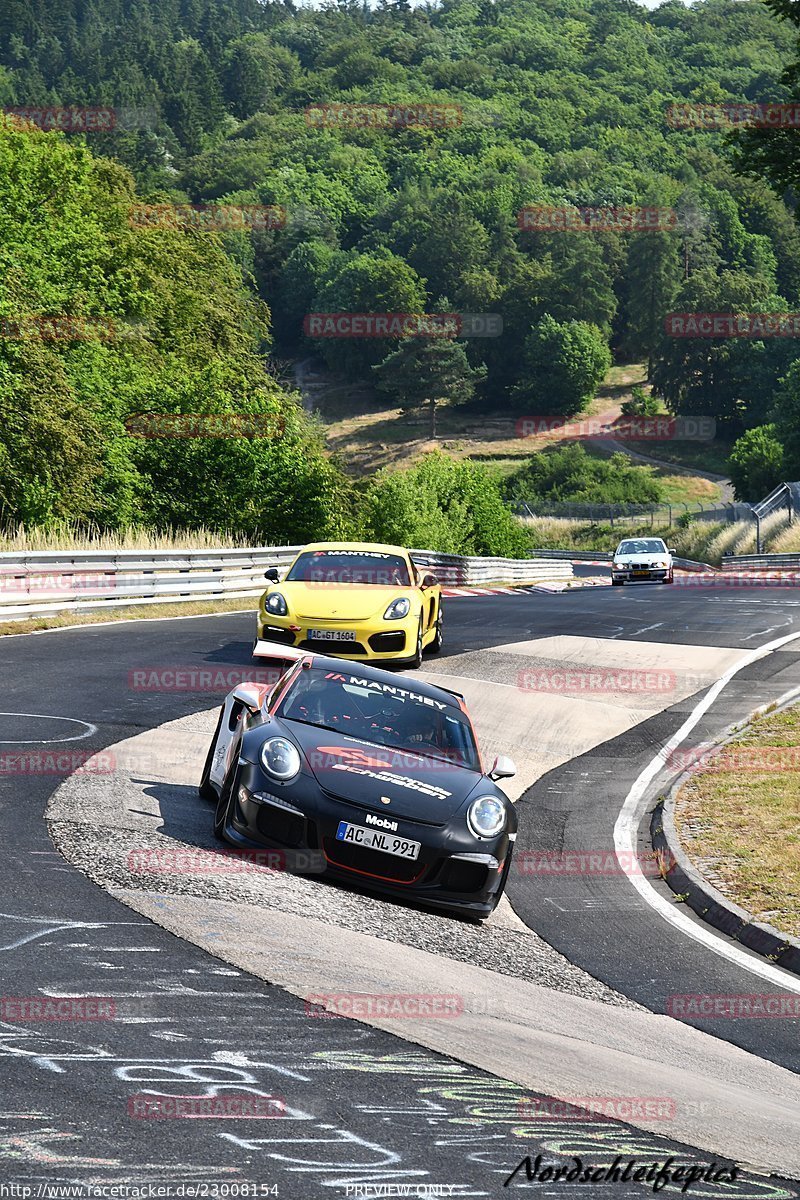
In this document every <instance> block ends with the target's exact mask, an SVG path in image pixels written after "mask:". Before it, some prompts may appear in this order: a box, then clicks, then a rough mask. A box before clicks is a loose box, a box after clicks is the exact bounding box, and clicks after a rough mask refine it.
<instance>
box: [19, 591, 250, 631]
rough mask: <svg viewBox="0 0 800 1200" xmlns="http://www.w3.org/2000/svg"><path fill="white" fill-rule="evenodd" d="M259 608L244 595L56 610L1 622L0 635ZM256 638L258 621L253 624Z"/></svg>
mask: <svg viewBox="0 0 800 1200" xmlns="http://www.w3.org/2000/svg"><path fill="white" fill-rule="evenodd" d="M248 606H252V611H253V616H254V617H255V611H256V597H253V598H252V600H249V599H248V598H247V597H244V596H240V597H239V599H230V600H207V601H203V600H196V601H191V600H190V601H188V602H187V603H186V604H132V605H131V607H130V608H112V609H108V608H106V609H95V608H92V609H89V610H84V611H82V612H62V613H54V614H53V615H52V616H50V617H24V618H22V619H21V620H19V621H3V622H2V623H0V637H3V635H6V636H8V635H9V634H12V633H35V632H36V631H37V630H38V629H68V628H69V627H70V626H71V625H99V624H101V623H103V622H107V621H132V620H141V619H142V618H144V617H149V618H150V619H151V620H158V619H159V618H164V617H197V616H203V615H205V614H209V613H222V612H246V611H248ZM253 636H254V637H255V622H254V623H253Z"/></svg>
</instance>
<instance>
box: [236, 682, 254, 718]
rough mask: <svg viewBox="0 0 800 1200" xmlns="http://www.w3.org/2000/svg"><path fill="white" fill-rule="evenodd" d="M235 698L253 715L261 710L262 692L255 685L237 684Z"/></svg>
mask: <svg viewBox="0 0 800 1200" xmlns="http://www.w3.org/2000/svg"><path fill="white" fill-rule="evenodd" d="M233 698H234V700H238V701H239V703H240V704H243V705H244V706H245V708H246V709H248V710H249V711H250V712H251V713H257V712H258V711H259V709H260V708H261V692H260V690H259V688H258V687H257V686H256V685H255V684H252V683H239V684H237V685H236V687H235V688H234V689H233Z"/></svg>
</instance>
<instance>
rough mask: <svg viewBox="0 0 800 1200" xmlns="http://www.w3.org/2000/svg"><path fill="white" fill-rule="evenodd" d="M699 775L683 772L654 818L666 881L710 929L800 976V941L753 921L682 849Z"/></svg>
mask: <svg viewBox="0 0 800 1200" xmlns="http://www.w3.org/2000/svg"><path fill="white" fill-rule="evenodd" d="M798 698H799V697H798V694H797V693H796V692H792V693H788V696H787V697H784V698H783V699H782V700H781V701H780V702H779V703H778V704H777V705H775V706H773V705H769V706H763V705H762V706H761V707H760V708H757V709H756V710H755V711H754V712H752V713H751V714H750V716H749V717H748V718H747V720H746V721H745V722H743V723H737V724H736V725H735V726H731V727H730V728H729V729H727V730H726V731H725V733H724V734H723V736H722V737H721V738H719V739H718V740H716V741H715V742H714V743H713V745H711V746H709V749H708V753H709V755H710V756H712V757H713V755H714V754H715V753H716V752H717V751H718V750H721V749H722V747H723V746H727V745H729V744H730V743H731V742H732V741H734V740H735V739H736V738H737V737H738V736H739V735H740V734H741V732H742V730H743V729H745V728H747V727H748V726H750V725H752V724H753V722H754V721H756V720H758V719H759V718H760V717H763V716H765V715H766V713H767V711H768V710H769V711H770V712H780V711H781V710H782V709H785V708H788V707H790V706H791V705H792V704H796V703H797V702H798ZM692 777H693V771H692V768H689V769H688V770H686V771H683V772H682V773H681V774H680V775H679V776H678V778H677V779H676V780H675V781H674V782H673V783H672V785H671V786H670V788H669V791H668V792H667V794H666V795H665V796H663V797H661V799H660V800H659V802H658V804H657V805H656V807H655V808H654V809H653V813H652V816H651V820H650V835H651V838H652V842H653V849H654V850H656V851H657V852H659V853H660V854H661V855H662V856H663V857H662V862H665V864H667V865H666V870H664V871H663V877H664V880H665V881H666V883H667V884H669V886H670V888H671V889H672V891H673V892H675V893H676V895H678V896H679V897H680V898H681V899H682V900H684V901H685V903H686V904H687V905H688V906H689V908H691V909H692V911H693V912H695V913H697V915H698V916H699V917H701V918H702V919H703V920H704V921H706V922H708V924H709V925H713V926H714V928H715V929H719V930H721V931H722V933H725V934H727V935H728V937H731V938H733V940H734V941H735V942H739V943H741V945H743V946H747V948H748V949H749V950H754V951H755V952H756V954H760V955H761V956H762V957H763V958H765V959H768V960H769V961H770V962H772V963H775V964H776V966H779V967H783V968H784V970H786V971H791V972H792V974H794V975H800V941H799V940H798V939H797V938H793V937H790V936H789V934H786V933H781V932H780V931H779V930H777V929H774V928H773V927H772V926H771V925H768V924H766V923H765V922H762V921H755V920H753V917H752V915H751V914H750V913H749V912H747V911H746V910H745V909H743V908H741V907H740V906H739V905H738V904H735V903H734V902H733V901H732V900H729V899H728V897H727V896H724V895H723V894H722V892H720V891H718V889H717V888H715V887H714V886H713V884H711V883H709V881H708V880H707V879H705V878H704V876H703V875H702V874H701V872H700V871H698V869H697V868H696V867H695V865H694V864H693V863H692V861H691V859H690V858H689V856H688V854H687V853H686V851H685V850H684V849H683V846H682V845H681V841H680V838H679V836H678V830H677V827H676V823H675V807H676V802H677V798H678V793H679V792H680V790H681V788H682V787H683V786H684V784H685V783H687V782H688V781H689V780H690V779H691V778H692Z"/></svg>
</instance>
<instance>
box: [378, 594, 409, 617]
mask: <svg viewBox="0 0 800 1200" xmlns="http://www.w3.org/2000/svg"><path fill="white" fill-rule="evenodd" d="M410 611H411V601H410V600H409V599H408V598H407V597H406V596H400V597H399V599H397V600H393V601H392V603H391V604H390V605H389V607H388V608H387V610H386V612H385V613H384V614H383V619H384V621H402V619H403V617H407V616H408V614H409V612H410Z"/></svg>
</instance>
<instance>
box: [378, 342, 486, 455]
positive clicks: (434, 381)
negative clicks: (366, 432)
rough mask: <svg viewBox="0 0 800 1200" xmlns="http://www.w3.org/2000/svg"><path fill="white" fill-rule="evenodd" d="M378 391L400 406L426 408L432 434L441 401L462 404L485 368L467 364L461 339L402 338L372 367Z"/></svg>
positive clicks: (480, 380)
mask: <svg viewBox="0 0 800 1200" xmlns="http://www.w3.org/2000/svg"><path fill="white" fill-rule="evenodd" d="M372 369H373V372H374V373H375V375H376V377H377V381H378V390H379V391H380V392H382V393H383V395H385V396H388V397H389V398H390V399H391V400H393V401H394V402H395V403H396V404H398V405H399V407H400V408H402V409H404V410H405V411H407V412H413V411H415V410H416V409H418V408H421V407H427V409H428V416H429V420H430V428H429V436H430V437H431V439H434V438H435V437H436V414H437V411H438V408H439V407H441V405H443V404H454V403H456V402H458V401H460V402H461V403H465V402H466V401H468V400H471V399H472V397H473V396H474V394H475V388H476V386H477V385H478V384H479V383H481V382H482V381H483V380H484V379H485V378H486V368H485V367H484V366H481V367H476V368H473V367H470V365H469V361H468V359H467V354H466V350H465V348H464V344H463V343H462V342H457V341H455V340H453V338H451V337H434V338H404V339H403V340H402V341H401V343H400V345H399V346H398V347H397V349H396V350H393V351H392V352H391V353H390V354H388V355H387V356H386V358H385V359H384V360H383V362H382V363H378V365H377V366H375V367H373V368H372Z"/></svg>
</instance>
